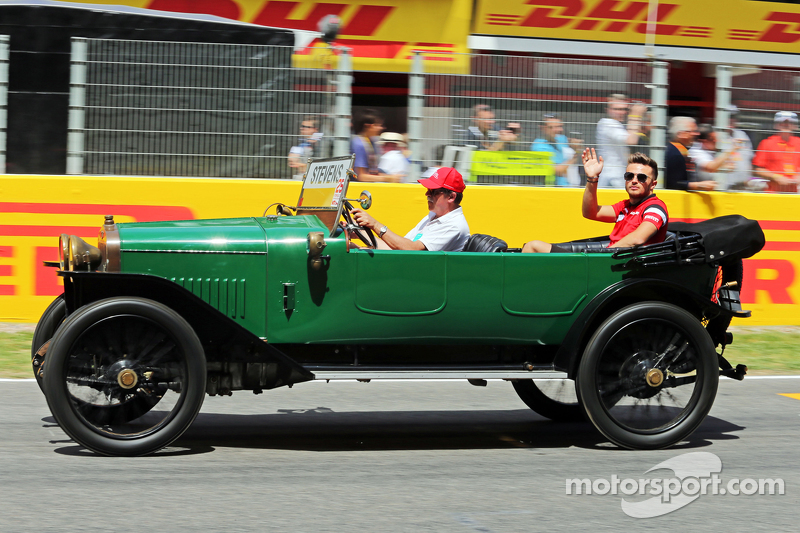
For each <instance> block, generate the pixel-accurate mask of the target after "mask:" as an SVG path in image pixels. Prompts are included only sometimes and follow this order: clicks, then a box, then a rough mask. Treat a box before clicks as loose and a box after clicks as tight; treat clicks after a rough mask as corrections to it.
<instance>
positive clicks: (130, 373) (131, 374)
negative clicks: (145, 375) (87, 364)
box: [106, 359, 139, 390]
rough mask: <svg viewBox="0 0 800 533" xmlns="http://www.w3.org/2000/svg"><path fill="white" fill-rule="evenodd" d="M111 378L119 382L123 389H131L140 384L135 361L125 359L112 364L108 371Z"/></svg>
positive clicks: (108, 377) (107, 375)
mask: <svg viewBox="0 0 800 533" xmlns="http://www.w3.org/2000/svg"><path fill="white" fill-rule="evenodd" d="M106 377H107V379H109V380H113V381H116V382H117V385H119V386H120V388H121V389H124V390H130V389H133V388H135V387H136V386H137V385H139V373H138V372H137V365H136V364H135V363H134V362H133V361H129V360H127V359H123V360H122V361H117V362H116V363H114V364H113V365H111V366H110V367H109V368H108V370H107V371H106Z"/></svg>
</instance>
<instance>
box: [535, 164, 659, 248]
mask: <svg viewBox="0 0 800 533" xmlns="http://www.w3.org/2000/svg"><path fill="white" fill-rule="evenodd" d="M582 159H583V168H584V170H585V171H586V188H585V189H584V191H583V203H582V206H581V211H582V213H583V216H584V218H588V219H589V220H597V221H600V222H614V223H615V224H614V229H613V230H612V231H611V235H610V236H609V240H610V243H609V244H608V247H609V248H627V247H630V246H638V245H640V244H653V243H657V242H662V241H663V240H664V238H665V237H666V235H667V222H668V221H669V215H668V213H667V206H666V205H665V204H664V202H662V201H661V200H660V199H659V198H657V197H656V195H655V193H654V190H655V188H656V184H657V183H658V164H657V163H656V162H655V161H653V160H652V159H650V158H649V157H648V156H646V155H644V154H642V153H638V152H637V153H635V154H631V155H630V157H628V165H627V167H626V168H625V174H624V175H623V177H624V178H625V192H627V193H628V199H627V200H623V201H620V202H617V203H615V204H614V205H598V204H597V182H598V176H600V172H601V171H602V170H603V158H602V157H598V156H597V154H596V153H595V150H594V148H587V149H586V150H584V151H583V155H582ZM565 244H566V243H565ZM575 244H576V245H579V243H575ZM522 251H523V252H538V253H548V252H553V253H570V252H576V251H580V250H576V249H575V247H574V246H570V247H567V246H564V245H558V244H550V243H547V242H543V241H531V242H528V243H526V244H525V246H523V248H522Z"/></svg>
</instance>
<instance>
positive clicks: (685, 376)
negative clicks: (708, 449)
mask: <svg viewBox="0 0 800 533" xmlns="http://www.w3.org/2000/svg"><path fill="white" fill-rule="evenodd" d="M656 370H657V371H658V372H654V371H656ZM648 372H652V374H651V377H650V378H649V381H648V377H647V376H648ZM659 372H660V375H661V379H662V380H663V381H662V382H661V383H660V384H658V380H659ZM718 385H719V364H718V362H717V354H716V352H715V351H714V345H713V344H712V342H711V338H710V337H709V336H708V334H707V333H706V331H705V329H704V328H703V326H702V324H701V323H700V321H699V320H698V319H697V318H696V317H694V316H692V315H691V314H689V313H688V312H686V311H684V310H683V309H681V308H679V307H676V306H674V305H671V304H667V303H663V302H644V303H639V304H635V305H631V306H628V307H625V308H623V309H621V310H619V311H617V312H616V313H614V314H613V315H611V316H610V317H609V318H608V319H607V320H606V321H605V322H603V324H602V325H601V326H600V327H599V328H598V329H597V331H596V332H595V333H594V335H593V336H592V338H591V339H590V340H589V344H588V345H587V346H586V350H585V351H584V354H583V358H582V359H581V362H580V366H579V368H578V392H579V394H580V397H581V399H582V403H583V407H584V409H585V411H586V414H587V415H588V416H589V419H590V420H591V422H592V423H593V424H594V425H595V427H596V428H597V429H598V430H599V431H600V432H601V433H602V434H603V435H604V436H605V437H606V438H608V439H609V440H610V441H611V442H613V443H615V444H617V445H618V446H621V447H624V448H631V449H636V450H653V449H659V448H666V447H669V446H672V445H673V444H676V443H678V442H680V441H682V440H684V439H685V438H686V437H688V436H689V435H690V434H691V433H692V432H693V431H694V430H695V429H697V427H698V426H699V425H700V424H701V423H702V422H703V420H704V419H705V417H706V415H708V412H709V411H710V410H711V406H712V405H713V403H714V398H715V396H716V394H717V386H718Z"/></svg>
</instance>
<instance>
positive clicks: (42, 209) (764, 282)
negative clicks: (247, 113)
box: [0, 175, 800, 325]
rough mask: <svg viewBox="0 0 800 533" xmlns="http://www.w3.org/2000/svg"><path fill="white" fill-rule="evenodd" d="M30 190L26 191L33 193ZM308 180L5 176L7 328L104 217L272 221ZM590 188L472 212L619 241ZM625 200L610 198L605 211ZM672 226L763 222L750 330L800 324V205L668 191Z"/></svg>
mask: <svg viewBox="0 0 800 533" xmlns="http://www.w3.org/2000/svg"><path fill="white" fill-rule="evenodd" d="M23 184H24V186H23ZM300 185H301V184H300V182H299V181H282V180H246V179H190V178H182V179H180V178H126V177H90V176H81V177H67V176H23V175H0V199H2V201H0V321H15V322H35V321H36V320H38V317H39V316H40V315H41V313H42V311H43V310H44V308H45V307H46V306H47V305H48V304H49V303H50V302H51V301H52V299H53V298H54V297H55V296H56V295H58V294H60V293H61V291H62V289H61V286H60V285H59V278H58V277H57V276H56V274H55V272H54V270H53V269H52V268H48V267H44V266H43V265H42V261H44V260H53V259H57V244H58V235H59V234H61V233H67V234H73V235H78V236H79V237H81V238H84V239H86V240H87V242H89V243H94V242H96V238H97V234H98V231H99V229H100V226H101V225H102V223H103V216H104V215H107V214H108V215H110V214H113V215H114V218H115V220H116V221H118V222H131V221H148V220H180V219H197V218H225V217H242V216H261V215H262V214H263V213H264V210H265V208H266V207H267V206H268V205H270V204H272V203H273V202H282V203H285V204H287V205H294V204H295V202H296V201H297V199H298V198H299V194H300ZM362 187H366V188H368V189H369V190H370V191H371V192H372V195H373V198H374V204H373V208H372V209H371V211H370V213H372V214H373V215H374V216H375V217H376V218H377V219H378V220H380V221H381V222H383V223H384V224H387V225H388V226H389V227H391V228H397V229H398V230H399V231H401V232H402V231H404V230H403V228H410V227H413V226H414V224H416V223H417V222H418V221H419V219H420V218H422V216H423V215H424V214H425V213H426V211H427V207H426V205H427V204H426V200H425V196H424V189H423V188H422V187H420V186H419V185H416V184H385V183H375V184H372V183H371V184H368V185H367V184H360V183H356V184H354V185H352V186H351V187H350V189H351V190H350V191H349V194H350V195H351V196H352V195H357V194H358V193H359V192H360V191H361V188H362ZM582 194H583V193H582V190H581V189H559V188H547V187H505V186H476V185H470V186H468V187H467V190H466V191H465V194H464V202H463V204H462V205H463V206H464V211H465V215H466V217H467V220H468V221H469V225H470V228H471V230H472V232H473V233H487V234H490V235H494V236H497V237H500V238H502V239H504V240H505V241H506V242H508V243H509V244H510V245H511V246H512V247H520V246H522V244H523V243H524V242H526V241H528V240H531V239H541V240H545V241H549V242H563V241H568V240H571V239H577V238H582V237H589V236H598V235H603V234H608V232H609V228H610V226H609V225H607V224H602V223H599V222H592V221H588V220H585V219H583V218H581V216H580V205H581V198H582ZM624 196H625V193H624V192H623V191H614V190H601V191H600V193H599V199H600V203H601V204H611V203H613V202H616V201H619V200H620V199H621V198H623V197H624ZM659 196H660V197H661V198H662V199H664V201H665V202H666V204H667V206H668V207H669V211H670V219H671V220H690V221H691V220H703V219H707V218H712V217H716V216H722V215H728V214H741V215H744V216H746V217H748V218H752V219H756V220H758V221H759V222H760V223H761V226H762V228H763V229H764V233H765V234H766V238H767V244H766V246H765V247H764V249H763V250H762V251H761V252H760V253H758V254H757V255H756V256H754V257H752V258H750V259H746V260H745V261H744V265H745V267H744V272H745V277H744V283H743V292H742V303H743V306H744V308H745V309H750V310H752V311H753V318H751V319H746V320H739V321H738V322H736V323H737V324H739V325H800V196H798V195H772V194H747V193H742V194H736V193H687V192H682V191H661V192H659Z"/></svg>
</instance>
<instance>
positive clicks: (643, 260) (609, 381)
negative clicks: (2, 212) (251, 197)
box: [32, 159, 764, 456]
mask: <svg viewBox="0 0 800 533" xmlns="http://www.w3.org/2000/svg"><path fill="white" fill-rule="evenodd" d="M342 161H343V160H342V159H332V160H322V161H318V162H312V164H311V165H309V170H308V174H307V176H306V180H305V182H304V187H303V192H302V193H301V198H300V200H299V201H298V205H297V206H284V205H280V204H278V205H275V206H274V207H275V210H276V214H266V212H265V216H262V217H247V218H234V219H224V220H187V221H170V222H145V223H126V224H117V223H115V222H114V219H113V216H106V218H105V222H104V224H103V225H102V228H101V229H100V234H99V239H98V243H97V246H92V245H90V244H88V243H86V242H84V241H82V240H81V239H79V238H77V237H75V236H66V235H62V236H61V239H60V249H61V256H60V260H59V263H58V275H60V276H62V277H63V280H64V294H63V295H62V296H60V297H59V298H57V299H56V300H55V301H54V302H53V304H52V305H51V306H50V307H49V308H48V309H47V310H46V311H45V313H44V315H43V316H42V318H41V321H40V323H39V325H38V327H37V329H36V332H35V335H34V341H33V346H32V355H33V368H34V372H35V374H36V376H37V378H38V379H39V380H40V382H41V385H42V388H43V391H44V392H45V396H46V398H47V402H48V405H49V407H50V410H51V411H52V413H53V416H54V417H55V419H56V420H57V421H58V423H59V424H60V425H61V427H62V428H63V429H64V431H65V432H66V433H67V434H68V435H69V436H70V437H72V438H73V439H74V440H75V441H76V442H78V443H79V444H81V445H83V446H85V447H87V448H89V449H91V450H94V451H96V452H99V453H101V454H107V455H121V456H132V455H143V454H148V453H152V452H154V451H156V450H158V449H160V448H162V447H164V446H167V445H169V444H170V443H171V442H173V441H174V440H175V439H177V438H178V437H179V436H180V435H181V434H182V433H183V432H184V431H185V430H186V429H187V428H188V427H189V426H190V425H191V423H192V421H193V420H194V419H195V417H196V415H197V413H198V411H199V410H200V407H201V405H202V403H203V399H204V397H205V395H206V394H208V395H212V396H213V395H229V394H231V393H232V392H233V391H252V392H254V393H256V394H259V393H261V392H262V391H264V390H267V389H273V388H276V387H283V386H290V387H291V386H292V385H295V384H297V383H303V382H306V381H311V380H338V379H359V380H376V379H398V378H416V379H420V378H421V379H427V378H433V379H443V378H444V379H465V380H469V381H470V382H471V383H473V384H475V385H483V384H485V380H487V379H502V380H507V381H510V382H511V383H512V384H513V386H514V388H515V389H516V391H517V392H518V394H519V396H520V397H521V399H522V400H523V401H524V402H525V403H526V404H527V405H528V406H529V407H531V408H532V409H533V410H534V411H536V412H538V413H540V414H541V415H544V416H546V417H549V418H551V419H554V420H574V419H576V418H582V417H584V416H587V417H588V419H589V420H590V421H591V422H592V423H593V424H594V425H595V426H596V427H597V429H598V430H599V431H600V432H602V434H603V435H605V436H606V437H607V438H608V439H609V440H611V441H612V442H614V443H616V444H617V445H619V446H622V447H627V448H633V449H654V448H663V447H667V446H671V445H673V444H675V443H677V442H679V441H681V440H682V439H685V438H686V437H687V436H688V435H689V434H691V433H692V432H693V431H694V430H695V429H696V428H697V427H698V426H699V425H700V423H701V422H702V421H703V419H704V418H705V416H706V415H707V414H708V412H709V410H710V409H711V405H712V403H713V401H714V397H715V395H716V391H717V385H718V381H719V377H720V375H725V376H728V377H734V378H738V379H741V377H742V376H743V374H744V368H742V367H741V365H740V366H739V367H736V368H733V367H732V365H730V364H729V363H728V362H727V361H726V360H725V359H724V358H723V357H722V356H721V355H718V354H717V352H716V346H718V345H719V346H722V347H723V348H724V346H725V344H727V343H729V342H730V340H731V339H730V335H729V334H727V333H726V328H727V326H728V324H729V322H730V319H731V317H733V316H747V315H748V314H749V313H748V312H746V311H741V309H740V307H739V306H738V301H737V300H738V298H737V295H738V291H737V290H736V283H737V282H738V283H741V258H742V257H747V256H749V255H752V254H753V253H755V252H756V251H758V249H760V248H761V246H763V243H764V241H763V238H764V237H763V233H761V230H760V228H759V227H758V224H757V223H755V222H752V221H748V220H746V219H743V218H741V217H723V218H722V219H713V220H711V221H708V222H704V223H699V224H673V225H671V226H670V229H671V231H673V232H675V233H674V234H673V235H671V237H670V239H669V240H668V241H667V242H665V243H662V244H657V245H651V246H647V247H640V248H634V249H627V250H621V251H616V252H614V253H611V252H610V251H609V250H607V249H604V248H600V249H597V248H598V247H597V246H596V245H597V242H599V241H600V240H602V239H589V240H587V241H580V242H578V243H577V244H576V249H577V248H580V251H576V252H574V253H566V254H522V253H519V249H509V248H508V247H507V246H506V244H505V243H504V242H503V241H501V240H499V239H496V238H493V237H489V236H486V235H473V236H472V237H471V238H470V241H469V242H468V244H467V246H466V248H465V250H464V251H462V252H427V251H383V250H375V249H370V248H368V247H362V248H354V247H351V246H350V242H349V239H348V232H342V231H341V229H340V224H339V220H340V217H344V218H348V217H347V213H348V208H351V207H349V206H350V203H349V202H352V201H354V200H346V199H345V197H344V192H345V191H347V187H348V182H349V175H350V174H349V171H348V166H352V161H351V162H350V163H349V164H348V162H347V161H346V160H344V163H342ZM335 165H338V166H339V168H336V169H332V168H331V167H332V166H335ZM315 180H316V181H315ZM357 201H359V202H360V203H361V205H362V206H363V207H365V208H367V207H369V204H370V203H371V198H370V197H369V194H368V193H366V192H365V193H363V194H362V195H361V197H360V198H359V199H358V200H357ZM362 232H363V233H366V232H365V231H364V230H362ZM363 233H362V239H363V240H365V241H368V242H369V241H371V240H374V236H372V235H371V234H363ZM584 245H585V246H584ZM584 248H585V249H584ZM720 265H722V267H724V268H722V269H721V268H719V267H720ZM737 265H738V268H737ZM720 272H722V275H721V276H720ZM736 278H738V279H736Z"/></svg>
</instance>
